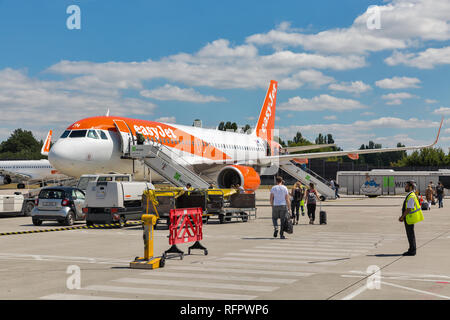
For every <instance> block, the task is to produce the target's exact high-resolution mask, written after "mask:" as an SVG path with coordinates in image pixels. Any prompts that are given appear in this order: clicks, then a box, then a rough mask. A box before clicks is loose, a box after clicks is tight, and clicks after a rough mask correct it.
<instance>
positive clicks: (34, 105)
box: [0, 68, 156, 131]
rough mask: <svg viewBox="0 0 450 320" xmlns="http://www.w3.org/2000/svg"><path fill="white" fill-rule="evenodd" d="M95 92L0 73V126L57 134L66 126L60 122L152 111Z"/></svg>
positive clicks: (149, 105)
mask: <svg viewBox="0 0 450 320" xmlns="http://www.w3.org/2000/svg"><path fill="white" fill-rule="evenodd" d="M95 89H96V88H95V87H94V86H93V87H91V88H89V89H87V90H86V91H85V90H84V89H83V88H82V87H74V86H73V82H72V81H68V82H65V81H59V82H58V81H44V80H38V79H33V78H30V77H28V76H27V74H26V73H25V72H24V71H19V70H14V69H10V68H7V69H3V70H0V109H1V110H2V115H1V117H0V124H1V125H2V126H10V125H11V124H12V123H17V124H20V126H22V127H28V128H30V129H32V128H34V129H35V128H40V130H43V131H45V129H55V130H57V129H61V128H62V127H64V126H67V125H68V124H70V123H62V121H64V119H66V121H73V120H76V119H81V118H85V117H90V116H96V115H103V114H105V112H106V110H107V109H108V108H109V109H110V111H111V114H112V115H117V116H126V115H128V116H130V115H143V114H151V113H152V112H153V110H154V109H155V108H156V105H155V104H153V103H150V102H147V101H144V100H140V99H136V98H128V97H123V96H122V95H120V94H119V91H116V90H98V91H96V90H95ZM68 114H70V119H68V118H67V115H68ZM42 127H44V128H45V129H42ZM30 129H28V130H30ZM33 131H34V130H33Z"/></svg>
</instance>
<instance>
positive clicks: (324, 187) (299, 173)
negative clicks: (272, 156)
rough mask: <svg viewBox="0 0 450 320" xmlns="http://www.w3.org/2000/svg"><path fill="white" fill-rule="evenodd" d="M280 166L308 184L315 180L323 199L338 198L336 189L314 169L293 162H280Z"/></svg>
mask: <svg viewBox="0 0 450 320" xmlns="http://www.w3.org/2000/svg"><path fill="white" fill-rule="evenodd" d="M280 168H281V169H282V170H283V171H285V172H286V173H288V174H289V175H290V176H292V177H294V178H295V179H297V180H299V181H300V182H302V183H303V184H305V185H306V186H309V183H310V182H313V183H314V185H315V188H316V190H317V191H318V192H319V193H320V195H321V196H322V197H323V199H322V200H325V199H335V198H336V195H335V191H334V190H333V189H332V188H331V187H330V186H329V185H328V183H327V181H326V180H325V179H324V178H322V177H321V176H319V175H318V174H316V173H314V172H313V171H311V170H309V169H302V168H300V167H298V166H297V165H295V164H293V163H292V162H287V163H283V164H280Z"/></svg>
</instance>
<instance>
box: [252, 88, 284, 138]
mask: <svg viewBox="0 0 450 320" xmlns="http://www.w3.org/2000/svg"><path fill="white" fill-rule="evenodd" d="M277 89H278V82H276V81H275V80H271V81H270V85H269V89H268V90H267V94H266V98H265V99H264V103H263V106H262V109H261V113H260V114H259V118H258V122H257V123H256V128H255V131H253V134H254V135H256V136H257V137H260V138H262V139H264V140H266V141H272V140H273V131H274V128H275V107H276V101H277Z"/></svg>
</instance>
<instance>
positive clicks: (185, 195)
mask: <svg viewBox="0 0 450 320" xmlns="http://www.w3.org/2000/svg"><path fill="white" fill-rule="evenodd" d="M155 196H156V199H157V201H158V206H157V207H156V210H157V211H158V214H159V217H160V218H159V219H158V221H157V226H158V225H166V226H167V227H168V226H169V225H170V210H171V209H175V208H178V209H179V208H196V207H200V208H202V209H203V223H204V224H207V223H208V221H209V220H210V219H211V218H213V219H214V218H215V219H218V221H219V223H221V224H222V223H224V222H230V221H231V220H232V219H238V220H242V222H247V221H248V220H249V219H251V218H254V219H256V211H257V209H256V198H255V193H254V192H251V193H247V192H245V193H234V194H231V195H229V196H226V194H225V192H224V190H222V189H196V190H192V191H184V192H179V191H168V190H155ZM148 212H149V214H156V212H155V210H154V208H153V206H152V205H151V204H150V205H149V208H148Z"/></svg>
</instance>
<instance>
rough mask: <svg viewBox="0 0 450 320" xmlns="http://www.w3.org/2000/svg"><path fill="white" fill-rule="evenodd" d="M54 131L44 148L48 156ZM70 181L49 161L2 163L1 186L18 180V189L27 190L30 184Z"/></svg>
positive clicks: (0, 166)
mask: <svg viewBox="0 0 450 320" xmlns="http://www.w3.org/2000/svg"><path fill="white" fill-rule="evenodd" d="M51 138H52V131H51V130H50V131H49V133H48V134H47V138H46V139H45V143H44V145H43V146H42V149H41V153H42V154H43V155H48V152H49V150H50V141H51ZM65 179H68V177H67V176H65V175H63V174H60V173H59V172H58V170H56V169H55V168H53V167H52V165H51V164H50V162H49V161H48V160H44V159H42V160H2V161H0V185H2V184H10V183H11V182H12V181H13V180H18V182H19V183H18V184H17V188H18V189H23V188H25V182H27V183H28V184H33V183H40V184H41V185H44V184H45V182H46V181H49V180H53V181H62V180H65Z"/></svg>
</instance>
